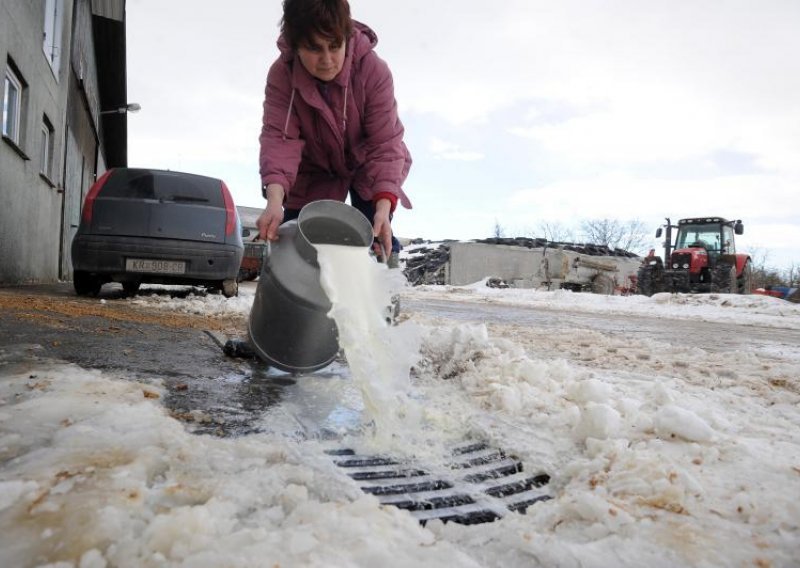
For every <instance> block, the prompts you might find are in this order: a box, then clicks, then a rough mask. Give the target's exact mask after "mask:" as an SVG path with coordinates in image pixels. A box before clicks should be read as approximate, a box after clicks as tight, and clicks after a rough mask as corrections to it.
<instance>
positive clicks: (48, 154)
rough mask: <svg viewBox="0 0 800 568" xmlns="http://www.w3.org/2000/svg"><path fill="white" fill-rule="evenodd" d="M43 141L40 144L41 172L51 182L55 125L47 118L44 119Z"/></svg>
mask: <svg viewBox="0 0 800 568" xmlns="http://www.w3.org/2000/svg"><path fill="white" fill-rule="evenodd" d="M41 132H42V134H41V140H40V142H39V168H41V169H40V170H39V171H40V172H41V173H42V175H43V176H44V177H45V178H47V179H48V180H50V177H51V176H50V174H51V172H52V170H53V125H52V124H51V123H50V120H48V118H47V116H44V118H43V119H42V130H41Z"/></svg>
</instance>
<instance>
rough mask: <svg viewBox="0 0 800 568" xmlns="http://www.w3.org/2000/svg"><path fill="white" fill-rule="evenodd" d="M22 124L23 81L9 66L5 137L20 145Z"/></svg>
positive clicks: (4, 108)
mask: <svg viewBox="0 0 800 568" xmlns="http://www.w3.org/2000/svg"><path fill="white" fill-rule="evenodd" d="M21 123H22V79H20V77H19V75H17V74H16V73H15V72H14V70H13V69H12V68H11V65H9V66H8V67H7V68H6V78H5V81H4V86H3V136H5V137H6V138H8V139H10V140H11V141H12V142H14V144H16V145H17V146H19V145H20V124H21Z"/></svg>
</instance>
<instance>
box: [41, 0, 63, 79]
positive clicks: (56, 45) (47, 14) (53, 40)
mask: <svg viewBox="0 0 800 568" xmlns="http://www.w3.org/2000/svg"><path fill="white" fill-rule="evenodd" d="M63 18H64V0H45V9H44V42H43V43H42V50H43V51H44V56H45V58H46V59H47V62H48V63H50V67H52V69H53V73H55V76H56V79H58V68H59V65H60V64H61V28H62V22H63Z"/></svg>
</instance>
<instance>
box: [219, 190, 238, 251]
mask: <svg viewBox="0 0 800 568" xmlns="http://www.w3.org/2000/svg"><path fill="white" fill-rule="evenodd" d="M220 183H221V184H222V199H223V200H224V201H225V236H226V237H230V236H231V235H232V234H233V233H234V232H235V231H236V207H235V206H234V204H233V197H231V192H230V191H228V186H227V185H225V182H224V181H222V182H220Z"/></svg>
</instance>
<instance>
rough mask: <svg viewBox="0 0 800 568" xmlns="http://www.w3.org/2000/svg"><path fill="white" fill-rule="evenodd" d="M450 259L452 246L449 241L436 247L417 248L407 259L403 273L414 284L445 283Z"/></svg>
mask: <svg viewBox="0 0 800 568" xmlns="http://www.w3.org/2000/svg"><path fill="white" fill-rule="evenodd" d="M451 242H452V241H451ZM416 244H418V243H416ZM449 260H450V246H449V245H448V244H447V242H445V243H442V244H440V245H439V246H438V247H436V248H431V247H420V248H415V249H414V250H413V251H411V253H410V254H409V255H408V256H407V257H406V259H405V267H404V268H403V274H405V275H406V279H407V280H408V282H409V283H410V284H411V285H412V286H421V285H424V284H439V285H443V284H445V283H446V278H447V276H446V274H445V270H446V269H447V263H448V261H449Z"/></svg>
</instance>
